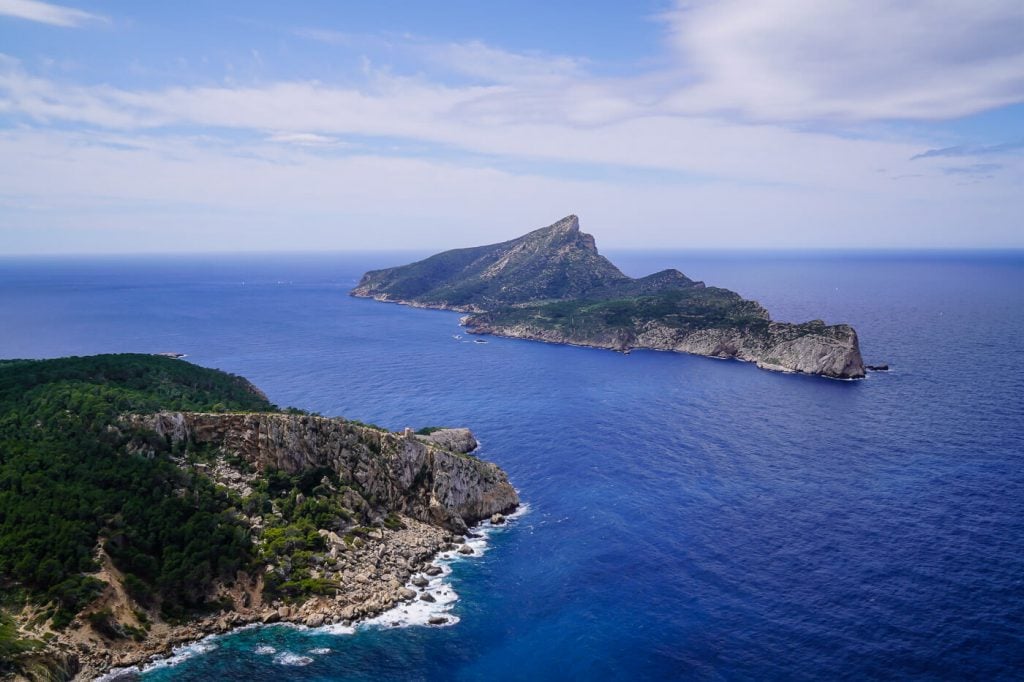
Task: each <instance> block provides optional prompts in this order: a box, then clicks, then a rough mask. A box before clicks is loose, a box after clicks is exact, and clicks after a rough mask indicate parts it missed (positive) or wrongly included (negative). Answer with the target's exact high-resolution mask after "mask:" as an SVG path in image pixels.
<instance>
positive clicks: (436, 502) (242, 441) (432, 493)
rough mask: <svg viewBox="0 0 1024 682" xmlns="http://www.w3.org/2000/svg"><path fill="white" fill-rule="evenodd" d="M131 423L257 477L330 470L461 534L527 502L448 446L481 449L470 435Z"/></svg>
mask: <svg viewBox="0 0 1024 682" xmlns="http://www.w3.org/2000/svg"><path fill="white" fill-rule="evenodd" d="M129 419H130V420H131V422H132V423H133V425H135V426H139V427H142V428H146V429H150V430H152V431H155V432H156V433H157V434H159V435H161V436H167V437H169V438H170V439H171V441H172V442H179V441H186V442H193V443H197V444H203V443H212V444H215V445H217V446H219V447H220V448H221V449H222V450H223V451H225V452H230V453H234V454H236V455H238V456H239V457H241V458H243V459H244V460H245V461H247V462H248V463H249V464H251V465H252V466H254V467H255V468H256V469H257V471H264V470H267V469H280V470H282V471H285V472H289V473H295V472H299V471H304V470H307V469H313V468H317V467H327V468H330V469H332V470H333V471H335V472H336V473H337V474H338V475H339V477H340V478H341V481H342V482H343V483H345V484H347V485H352V486H353V487H354V488H355V489H356V490H358V491H360V494H361V495H362V497H363V498H364V499H366V500H371V499H372V500H374V501H375V502H376V503H377V504H379V505H381V506H382V507H384V508H386V509H387V510H389V511H394V512H399V513H402V514H406V515H408V516H411V517H412V518H414V519H419V520H421V521H424V522H427V523H434V524H438V525H442V526H444V527H445V528H448V529H449V530H452V531H455V532H464V531H465V530H466V527H467V526H468V525H472V524H474V523H476V522H478V521H481V520H483V519H486V518H489V517H490V516H491V515H492V514H494V513H495V512H502V513H507V512H509V511H511V510H513V509H515V507H517V506H518V504H519V497H518V495H517V494H516V491H515V489H514V488H512V486H511V485H510V484H509V482H508V477H507V476H506V475H505V473H504V472H503V471H502V470H501V469H499V468H498V467H497V466H496V465H494V464H491V463H489V462H483V461H480V460H478V459H476V458H475V457H469V456H466V455H465V454H463V451H460V450H458V449H455V450H453V449H448V448H447V446H446V445H442V444H441V443H449V442H450V443H453V444H455V445H458V446H459V447H463V448H464V447H466V446H467V445H468V443H469V442H470V440H471V441H472V444H473V447H476V440H475V439H473V436H472V434H471V433H469V431H468V430H466V429H459V430H455V429H451V430H447V429H446V430H445V431H450V432H451V433H448V434H444V435H443V436H441V437H439V438H438V439H436V440H427V439H422V438H417V437H407V436H403V435H400V434H396V433H391V432H389V431H384V430H378V429H375V428H372V427H368V426H362V425H358V424H354V423H352V422H349V421H346V420H344V419H328V418H325V417H314V416H308V415H291V414H276V413H249V414H209V413H194V412H160V413H157V414H153V415H132V416H131V417H129ZM435 433H442V432H435Z"/></svg>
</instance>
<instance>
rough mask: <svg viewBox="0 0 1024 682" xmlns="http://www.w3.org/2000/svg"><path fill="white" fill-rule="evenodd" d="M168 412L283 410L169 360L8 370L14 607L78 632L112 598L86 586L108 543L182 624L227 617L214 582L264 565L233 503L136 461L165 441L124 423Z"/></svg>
mask: <svg viewBox="0 0 1024 682" xmlns="http://www.w3.org/2000/svg"><path fill="white" fill-rule="evenodd" d="M161 409H165V410H196V411H266V410H275V409H277V408H276V407H275V406H273V405H271V404H270V403H269V402H268V401H267V399H266V397H265V396H263V394H262V393H260V392H259V391H258V390H257V389H255V387H253V386H252V384H250V383H249V382H248V381H246V380H245V379H242V378H241V377H237V376H233V375H230V374H226V373H223V372H219V371H216V370H210V369H204V368H201V367H197V366H195V365H192V364H189V363H187V362H184V361H181V360H174V359H170V358H164V357H156V356H150V355H137V354H122V355H100V356H92V357H74V358H61V359H56V360H6V361H0V594H3V595H4V599H5V601H6V602H7V603H6V604H3V606H6V607H8V608H10V607H16V606H17V605H18V604H17V603H16V602H18V601H19V600H20V601H24V600H26V599H28V600H31V601H33V602H36V603H38V604H40V605H44V606H45V607H46V608H47V611H46V612H45V615H47V616H49V617H51V618H52V619H53V624H54V626H55V627H58V628H59V627H63V626H65V625H67V623H68V622H70V620H71V619H72V618H73V617H74V615H75V614H76V613H77V612H78V611H79V610H80V609H81V607H82V606H83V605H85V604H87V603H88V602H89V601H90V600H91V599H92V598H93V597H94V596H95V595H96V594H97V592H98V590H100V589H101V587H102V584H101V583H100V582H99V581H98V580H96V579H95V578H92V577H90V576H88V575H87V574H89V573H93V572H95V571H97V569H98V566H97V564H96V558H95V557H96V554H97V548H98V546H99V543H100V542H101V541H102V542H103V544H104V546H105V547H106V549H107V553H108V554H109V555H110V557H111V560H112V561H113V562H114V564H115V566H116V567H117V568H119V569H120V570H121V571H123V572H124V573H125V574H126V580H125V582H126V586H127V587H128V589H129V591H130V592H131V593H132V596H133V597H134V598H135V599H136V600H137V601H139V602H140V603H142V604H144V605H146V606H149V607H154V608H156V607H159V609H160V610H161V612H162V613H163V614H164V616H165V617H167V618H171V619H174V618H180V617H184V616H185V615H186V614H188V613H191V612H195V611H197V610H203V609H205V608H209V607H212V606H214V605H208V604H206V603H205V602H204V598H205V595H207V594H208V592H209V588H210V586H211V584H212V582H213V581H214V580H216V579H217V578H220V577H230V576H233V575H234V574H235V572H236V571H237V570H238V569H240V568H245V567H246V566H247V565H248V564H251V563H252V562H253V561H254V556H253V549H252V547H253V544H252V542H251V538H250V537H249V530H248V528H247V527H246V526H245V525H243V524H242V523H241V522H240V521H239V520H238V519H237V516H236V515H235V514H233V513H231V511H230V509H231V506H232V500H231V499H229V496H228V493H227V492H226V491H224V490H223V489H218V488H217V487H215V486H214V485H213V484H212V483H211V482H210V481H209V480H208V479H207V478H206V477H204V476H201V475H198V474H195V473H191V472H189V471H186V470H183V469H182V468H180V467H178V466H176V465H175V464H174V463H173V462H171V461H169V459H167V458H163V457H146V456H143V455H139V454H132V451H133V449H132V448H129V447H128V446H129V444H130V443H133V442H135V443H137V442H139V441H140V439H142V440H143V441H145V440H146V439H148V440H149V441H152V440H153V439H154V438H156V437H155V435H154V434H152V433H148V434H147V433H141V432H132V431H131V430H130V429H128V428H127V427H125V426H124V425H123V424H119V420H118V418H119V416H120V415H123V414H125V413H131V412H153V411H156V410H161ZM149 444H150V445H163V444H157V443H152V442H150V443H149ZM2 634H3V633H2V632H0V635H2ZM8 634H9V633H8ZM0 639H4V637H0ZM6 639H7V640H10V637H6ZM0 644H3V643H2V642H0ZM5 646H7V647H8V648H9V649H13V647H14V645H12V644H10V642H9V641H8V644H7V645H5ZM3 651H4V649H3V648H0V654H2V653H3ZM8 653H9V652H8Z"/></svg>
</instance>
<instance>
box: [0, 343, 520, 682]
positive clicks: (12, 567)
mask: <svg viewBox="0 0 1024 682" xmlns="http://www.w3.org/2000/svg"><path fill="white" fill-rule="evenodd" d="M476 445H477V443H476V440H475V439H474V438H473V435H472V434H471V433H470V432H469V431H468V430H466V429H438V428H427V429H422V430H421V431H419V432H413V431H412V430H410V429H405V430H404V431H402V432H400V433H395V432H392V431H389V430H387V429H383V428H380V427H377V426H373V425H370V424H363V423H360V422H355V421H350V420H346V419H342V418H326V417H321V416H318V415H314V414H307V413H304V412H302V411H300V410H295V409H288V410H280V409H278V408H276V407H275V406H274V405H272V404H270V402H269V401H268V400H267V398H266V396H264V395H263V394H262V393H261V392H260V391H259V390H258V389H256V388H255V387H254V386H253V385H252V384H250V383H249V382H248V381H246V380H245V379H242V378H241V377H236V376H232V375H228V374H225V373H223V372H219V371H216V370H210V369H204V368H201V367H197V366H195V365H191V364H189V363H187V362H183V361H181V360H173V359H168V358H166V357H155V356H149V355H106V356H94V357H84V358H63V359H58V360H44V361H0V678H13V679H31V680H66V679H72V678H74V679H93V678H94V677H96V676H97V675H99V674H101V673H102V672H104V671H106V670H109V669H110V668H113V667H123V666H131V665H136V664H140V663H144V662H146V661H147V660H149V659H150V658H151V657H153V656H161V655H167V654H169V653H170V651H171V649H172V647H173V646H175V645H178V644H181V643H185V642H189V641H193V640H196V639H199V638H202V637H203V636H205V635H208V634H212V633H219V632H225V631H228V630H230V629H232V628H235V627H239V626H242V625H245V624H250V623H262V624H268V623H274V622H278V621H287V622H292V623H296V624H302V625H306V626H314V627H315V626H320V625H323V624H329V623H344V624H349V623H351V622H352V621H355V620H358V619H362V618H368V617H371V616H375V615H377V614H380V613H381V612H383V611H385V610H387V609H389V608H390V607H392V606H394V605H397V604H400V603H402V602H409V601H412V600H416V599H419V598H423V599H424V601H429V599H430V595H429V594H427V593H426V592H425V591H424V592H422V593H421V588H423V587H425V586H426V584H427V580H428V578H429V577H430V576H433V575H436V574H437V573H438V572H440V569H439V568H438V567H437V566H435V565H433V564H432V563H431V562H432V560H433V559H434V557H435V556H436V555H437V554H438V553H439V552H442V551H449V552H453V551H458V552H460V553H463V554H471V553H473V549H472V548H471V547H469V546H468V545H467V544H464V540H465V535H466V534H467V532H468V530H467V529H468V527H469V526H471V525H473V524H475V523H477V522H479V521H481V520H484V519H490V520H492V521H494V522H495V523H500V522H502V520H503V516H502V515H503V514H506V513H509V512H511V511H513V510H514V509H515V508H516V507H517V506H518V504H519V499H518V496H517V494H516V491H515V490H514V489H513V488H512V486H511V485H510V484H509V482H508V479H507V477H506V475H505V473H504V472H502V471H501V470H500V469H499V468H498V467H497V466H495V465H494V464H491V463H488V462H484V461H482V460H480V459H478V458H476V457H475V456H473V455H472V454H471V453H472V451H473V450H474V449H475V448H476ZM445 621H446V618H445V617H444V616H438V617H436V618H432V619H431V622H432V623H436V624H443V623H444V622H445Z"/></svg>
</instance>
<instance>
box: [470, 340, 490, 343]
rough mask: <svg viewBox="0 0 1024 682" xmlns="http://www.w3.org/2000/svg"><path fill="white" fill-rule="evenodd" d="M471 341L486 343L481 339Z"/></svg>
mask: <svg viewBox="0 0 1024 682" xmlns="http://www.w3.org/2000/svg"><path fill="white" fill-rule="evenodd" d="M473 343H487V342H486V341H484V340H483V339H474V340H473Z"/></svg>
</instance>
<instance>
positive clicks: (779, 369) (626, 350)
mask: <svg viewBox="0 0 1024 682" xmlns="http://www.w3.org/2000/svg"><path fill="white" fill-rule="evenodd" d="M349 296H351V297H353V298H362V299H367V300H371V301H377V302H378V303H393V304H395V305H403V306H407V307H409V308H418V309H421V310H444V311H447V312H453V313H462V314H463V317H461V318H460V319H459V326H460V327H462V328H463V329H465V330H466V333H467V334H474V335H478V336H485V335H486V336H496V337H499V338H503V339H519V340H522V341H539V342H540V343H547V344H551V345H554V346H569V347H572V348H593V349H595V350H610V351H612V352H613V353H619V354H621V355H629V354H630V352H632V351H634V350H647V351H655V352H659V353H677V354H679V355H692V356H694V357H699V358H708V359H711V360H735V361H737V362H743V363H747V364H751V365H754V366H755V367H757V368H758V369H762V370H765V371H767V372H775V373H776V374H792V375H795V376H809V377H819V378H822V379H832V380H834V381H849V382H856V381H860V380H862V379H864V378H865V377H866V376H867V374H866V373H865V375H864V376H832V375H829V374H823V373H819V372H804V371H801V370H799V369H791V368H789V367H784V366H782V365H772V364H768V363H763V362H761V361H760V360H756V359H748V358H743V357H740V356H739V355H738V354H737V355H712V354H709V353H695V352H693V351H687V350H677V349H675V348H656V347H654V346H644V345H636V346H627V347H620V346H616V345H614V344H612V343H607V344H602V343H596V342H589V341H569V340H568V339H564V338H562V339H558V338H544V337H543V336H541V335H536V334H525V335H519V334H513V333H503V332H502V331H500V330H498V329H496V328H493V327H485V328H483V329H480V328H478V327H471V326H469V325H467V324H466V320H467V318H468V317H469V316H470V315H477V314H482V313H486V311H483V310H478V309H475V308H467V307H463V306H444V305H427V304H424V303H417V302H415V301H406V300H401V299H392V298H383V297H379V296H367V295H364V294H355V293H352V292H351V291H350V292H349ZM552 334H555V332H552Z"/></svg>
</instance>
